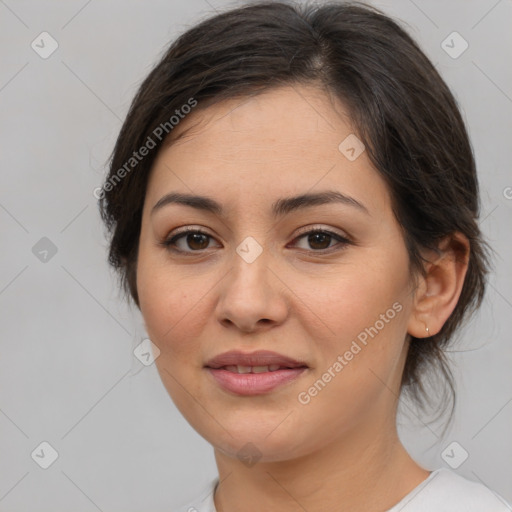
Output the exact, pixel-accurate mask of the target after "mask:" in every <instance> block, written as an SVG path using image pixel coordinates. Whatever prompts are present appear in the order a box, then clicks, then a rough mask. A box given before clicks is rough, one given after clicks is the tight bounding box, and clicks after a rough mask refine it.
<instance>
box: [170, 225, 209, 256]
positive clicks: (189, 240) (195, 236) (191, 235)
mask: <svg viewBox="0 0 512 512" xmlns="http://www.w3.org/2000/svg"><path fill="white" fill-rule="evenodd" d="M212 239H213V237H212V236H211V235H208V234H207V233H203V232H202V231H199V230H197V229H189V230H186V231H182V232H181V233H178V234H177V235H175V236H173V237H171V238H170V239H169V240H165V241H164V242H162V245H164V246H165V247H166V248H168V249H169V250H171V251H175V252H181V253H189V254H190V253H193V252H199V251H203V250H204V249H208V246H209V245H210V241H211V240H212Z"/></svg>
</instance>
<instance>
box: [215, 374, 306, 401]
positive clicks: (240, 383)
mask: <svg viewBox="0 0 512 512" xmlns="http://www.w3.org/2000/svg"><path fill="white" fill-rule="evenodd" d="M207 370H208V371H209V372H210V374H211V375H212V376H213V378H214V379H215V380H216V381H217V382H218V383H219V384H220V386H221V387H222V388H224V389H226V390H227V391H231V392H232V393H236V394H237V395H246V396H254V395H261V394H263V393H268V392H270V391H272V390H274V389H276V388H277V387H279V386H282V385H284V384H287V383H288V382H291V381H292V380H295V379H296V378H297V377H298V376H299V375H301V374H302V373H303V372H304V371H305V370H307V368H304V367H302V368H289V369H286V370H276V371H275V372H263V373H233V372H229V371H227V370H224V369H221V368H219V369H214V368H207Z"/></svg>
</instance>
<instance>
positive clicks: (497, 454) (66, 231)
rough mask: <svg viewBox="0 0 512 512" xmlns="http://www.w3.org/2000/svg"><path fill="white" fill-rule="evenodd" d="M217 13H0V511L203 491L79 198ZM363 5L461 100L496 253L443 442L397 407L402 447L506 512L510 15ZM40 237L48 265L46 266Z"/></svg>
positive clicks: (122, 6) (96, 228)
mask: <svg viewBox="0 0 512 512" xmlns="http://www.w3.org/2000/svg"><path fill="white" fill-rule="evenodd" d="M230 5H235V4H234V3H228V2H225V1H221V0H209V1H207V0H187V1H186V2H181V1H179V2H178V1H169V0H166V1H163V0H151V1H148V2H142V1H140V2H136V1H133V0H130V1H126V0H125V1H121V0H109V1H100V0H92V1H84V0H73V1H67V2H59V1H39V0H38V1H36V0H18V1H15V0H0V43H1V44H0V54H1V67H0V112H1V117H0V122H1V128H0V143H1V152H0V168H1V172H0V179H1V187H0V225H1V230H2V231H1V232H2V238H1V240H2V242H1V261H2V263H1V267H0V314H1V324H0V325H1V344H2V345H1V357H0V433H1V435H0V453H1V457H0V511H1V512H4V511H9V512H16V511H31V512H39V511H50V510H51V511H53V512H55V511H64V510H71V509H72V510H75V511H84V512H88V511H95V510H103V511H121V510H122V511H124V512H129V511H140V510H147V511H164V510H165V511H171V510H175V509H177V508H176V507H178V505H180V504H183V503H184V502H186V501H187V500H188V499H189V498H190V497H192V496H194V495H195V494H197V493H198V492H199V491H200V490H201V489H203V488H204V486H205V485H206V484H207V483H208V482H209V481H210V480H211V479H212V478H213V477H214V476H215V475H216V468H215V464H214V459H213V453H212V449H211V447H210V446H209V445H208V444H207V443H206V442H205V441H204V440H203V439H202V438H201V437H199V435H198V434H196V433H195V432H194V431H193V430H192V428H191V427H190V426H188V424H187V423H186V422H185V421H184V420H183V419H182V418H181V416H180V414H179V413H178V412H177V410H176V408H175V407H174V405H173V404H172V402H171V400H170V398H169V396H168V395H167V392H166V391H165V389H164V387H163V385H162V384H161V381H160V378H159V376H158V373H157V372H156V369H155V366H154V365H151V366H147V367H146V366H144V365H143V364H141V363H140V362H139V360H138V359H136V358H135V356H134V354H133V349H134V347H135V346H136V345H138V344H139V343H140V342H141V340H142V339H143V338H144V337H145V333H144V330H143V327H142V321H141V319H140V316H139V314H138V311H137V310H136V309H135V308H130V307H128V306H127V305H126V304H124V303H123V302H122V300H120V294H119V292H118V290H117V288H116V281H115V278H114V276H113V274H112V272H111V271H110V270H109V268H108V266H107V264H106V247H107V245H106V241H105V239H104V236H103V228H102V226H101V224H100V221H99V216H98V213H97V206H96V200H95V198H94V197H93V190H94V188H95V187H97V186H99V185H100V184H101V182H102V177H103V175H104V173H105V162H106V160H107V158H108V155H109V153H110V151H111V149H112V147H113V144H114V142H115V139H116V136H117V133H118V130H119V128H120V126H121V122H122V119H123V118H124V116H125V114H126V112H127V109H128V106H129V103H130V101H131V99H132V97H133V95H134V93H135V91H136V89H137V86H138V84H139V83H140V81H141V80H142V79H143V78H144V77H145V75H146V74H147V73H148V72H149V70H150V69H151V67H152V65H153V64H154V63H155V61H156V59H157V58H158V57H159V56H160V55H161V52H162V51H163V49H164V48H165V47H166V45H167V44H168V43H169V41H170V40H171V39H173V38H174V37H175V36H176V35H177V34H178V33H180V32H182V31H183V30H184V29H185V28H187V27H188V26H189V25H190V24H191V23H194V22H196V21H198V20H199V19H202V18H204V17H206V16H207V15H209V14H210V13H213V12H214V11H215V10H216V9H219V10H222V9H224V8H226V7H228V6H230ZM374 5H376V6H377V7H381V8H382V9H384V10H385V11H386V12H387V13H389V14H390V15H392V16H395V17H398V18H399V19H400V20H402V21H403V22H404V23H405V24H406V26H407V28H408V30H409V31H410V33H411V34H412V35H413V36H414V37H415V38H416V39H417V40H418V42H419V43H420V44H421V46H422V47H423V49H424V50H425V51H426V53H427V54H428V55H429V56H430V58H431V59H432V60H433V62H434V63H435V65H436V66H437V68H438V69H439V70H440V72H441V74H442V75H443V77H444V78H445V79H446V81H447V82H448V84H449V85H450V86H451V87H452V89H453V91H454V93H455V95H456V97H457V99H458V101H459V102H460V105H461V108H462V111H463V114H464V116H465V119H466V120H467V123H468V126H469V130H470V135H471V137H472V141H473V146H474V149H475V153H476V157H477V163H478V168H479V173H480V180H481V186H482V199H483V214H482V221H481V223H482V229H483V230H484V232H485V234H486V236H487V238H488V239H489V241H490V242H491V244H492V245H493V247H494V249H495V251H496V254H497V257H496V260H495V271H494V273H493V274H492V276H491V279H490V286H489V292H488V295H487V298H486V301H485V304H484V305H483V307H482V309H481V311H480V313H479V314H478V315H477V316H476V317H475V319H474V320H473V321H472V322H471V323H470V324H469V325H468V327H467V329H466V330H465V331H464V332H463V333H462V336H461V341H460V342H458V344H457V345H455V346H454V348H453V350H454V352H453V353H452V354H451V357H452V359H453V361H454V364H455V365H456V369H455V373H456V377H457V386H458V398H459V400H458V407H457V410H456V418H455V422H454V424H453V427H452V428H451V429H450V430H449V431H448V433H447V434H446V435H445V436H444V437H442V436H441V434H440V427H438V426H432V425H424V424H422V422H421V420H419V419H418V418H417V416H416V414H415V413H414V412H413V411H410V410H409V409H408V408H406V410H407V415H406V416H403V417H401V418H400V433H401V436H402V438H403V440H404V443H405V444H406V447H407V448H408V449H409V450H410V452H411V453H412V455H413V456H414V457H416V459H417V460H418V461H419V462H420V463H422V464H424V465H425V466H427V467H428V468H430V469H433V468H436V467H439V466H445V467H448V465H447V462H446V461H445V460H444V459H443V458H442V453H443V450H445V448H446V447H447V446H449V445H450V443H452V442H454V441H456V442H457V443H459V445H460V446H459V445H456V446H455V449H454V451H453V452H451V448H450V449H449V450H448V453H449V454H450V455H451V459H452V460H455V459H457V460H459V459H460V458H461V457H462V455H463V454H464V452H463V451H462V450H465V451H467V452H468V454H469V457H468V458H467V460H465V461H464V462H463V463H462V464H461V465H460V467H459V468H458V469H457V471H458V472H459V473H460V474H462V475H464V476H466V477H468V478H470V479H473V480H480V481H482V482H484V483H485V484H487V485H488V486H490V487H492V488H494V489H495V490H497V491H498V492H500V493H501V494H502V495H503V496H504V497H505V498H506V499H508V500H509V501H512V440H511V436H510V432H512V429H511V424H512V381H511V379H510V367H511V363H512V350H511V344H510V327H511V322H510V318H511V315H512V292H511V285H512V273H511V270H510V268H511V267H510V261H511V253H512V245H511V237H510V220H511V212H512V188H510V187H512V175H511V171H510V164H511V162H512V158H511V151H512V143H511V142H512V141H511V132H512V129H511V122H510V119H511V117H512V99H511V97H512V73H511V67H510V62H511V53H512V51H511V49H512V31H511V30H510V26H511V22H512V2H510V0H501V1H496V0H479V1H467V0H452V1H425V0H415V1H412V0H388V1H385V2H374ZM43 31H47V32H49V33H50V34H51V36H52V37H53V38H54V39H55V40H56V41H57V42H58V45H59V47H58V49H57V50H56V51H55V53H53V54H52V55H51V56H50V57H49V58H47V59H43V58H41V57H40V56H39V54H38V53H36V52H35V51H34V50H33V49H32V48H31V43H32V41H33V40H36V42H37V41H38V39H36V38H37V37H38V36H39V34H40V33H41V32H43ZM453 31H457V32H459V33H460V34H461V35H462V37H463V38H464V39H465V40H466V41H467V42H468V44H469V48H468V49H467V50H466V51H465V52H464V53H463V54H462V55H461V56H460V57H458V58H456V59H454V58H452V57H450V56H449V55H448V54H447V53H446V52H445V51H444V50H443V48H442V47H441V43H442V41H443V40H445V38H446V37H447V36H448V35H449V34H450V33H452V32H453ZM458 44H459V42H457V43H454V45H455V48H456V49H457V47H458V46H457V45H458ZM45 47H46V48H48V44H45ZM459 48H460V46H459ZM507 226H508V227H507ZM43 237H47V238H48V239H49V240H51V242H52V243H53V244H54V246H55V248H56V250H57V252H56V254H54V255H52V252H51V251H50V252H49V253H48V254H47V255H46V261H41V260H40V258H44V257H45V255H44V253H42V252H41V251H42V250H44V247H45V244H47V245H48V241H45V240H43V241H42V242H40V240H41V238H43ZM38 243H39V245H36V244H38ZM34 246H35V247H36V249H34V250H33V247H34ZM34 253H35V254H34ZM43 441H47V442H48V443H50V445H51V446H53V448H54V449H55V450H56V451H57V452H58V455H59V456H58V458H57V460H56V461H55V462H54V463H53V464H52V465H51V466H50V467H49V468H48V469H42V468H41V467H40V466H39V465H38V464H36V462H35V461H34V460H33V458H32V457H31V453H32V452H33V451H34V450H35V449H36V448H37V447H38V446H39V445H40V443H41V442H43ZM46 454H48V452H46ZM45 456H46V455H45ZM452 463H453V462H452Z"/></svg>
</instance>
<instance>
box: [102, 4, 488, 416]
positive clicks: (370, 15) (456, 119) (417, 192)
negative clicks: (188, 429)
mask: <svg viewBox="0 0 512 512" xmlns="http://www.w3.org/2000/svg"><path fill="white" fill-rule="evenodd" d="M300 84H303V85H316V86H318V87H320V88H324V89H325V90H326V91H328V92H329V93H330V94H334V95H335V97H337V98H339V99H340V100H341V101H342V102H343V103H344V105H346V106H347V108H348V110H349V114H350V117H351V121H352V124H353V126H354V129H355V131H356V133H357V136H358V137H359V138H360V139H361V140H362V141H363V143H364V144H365V146H366V150H367V154H368V156H369V158H370V160H371V162H372V164H373V165H374V166H375V168H376V169H377V170H378V172H379V173H380V174H381V175H382V177H383V178H384V180H385V182H386V183H387V186H388V190H389V193H390V195H391V199H392V205H393V211H394V214H395V216H396V219H397V221H398V223H399V224H400V226H401V228H402V230H403V236H404V240H405V244H406V247H407V250H408V253H409V257H410V269H411V270H412V271H414V272H419V273H423V272H424V267H423V264H424V262H423V261H422V258H421V256H420V251H421V250H422V249H435V248H436V246H437V244H438V242H439V241H440V239H441V238H443V237H445V236H446V235H450V234H452V233H454V232H456V231H459V232H461V233H463V234H464V235H465V236H466V237H467V238H468V239H469V242H470V255H469V266H468V270H467V273H466V277H465V281H464V285H463V289H462V293H461V296H460V298H459V301H458V303H457V306H456V307H455V309H454V311H453V313H452V314H451V316H450V317H449V318H448V320H447V321H446V322H445V324H444V326H443V328H442V329H441V330H440V332H439V333H437V334H435V335H433V336H430V337H429V338H426V339H416V338H414V337H411V340H410V346H409V349H408V354H407V360H406V363H405V369H404V373H403V378H402V389H403V390H404V389H407V390H408V391H409V392H410V394H411V395H412V396H413V398H416V399H417V400H418V403H419V404H420V405H421V404H424V403H425V400H424V399H425V398H427V396H426V393H425V387H424V384H423V381H422V380H421V379H420V376H423V375H424V374H425V373H430V372H427V371H426V370H427V369H432V370H437V371H438V372H441V374H442V375H444V377H445V382H446V383H447V384H448V386H445V390H446V389H448V390H449V393H448V394H449V395H450V396H451V397H452V399H453V398H454V393H453V381H452V377H451V373H450V370H449V368H448V366H447V364H446V360H445V356H444V349H445V348H446V345H447V343H448V342H449V341H450V339H451V338H452V337H453V334H454V332H455V330H456V329H457V327H458V326H459V325H460V324H461V322H462V320H463V318H465V317H466V315H467V314H468V313H469V312H470V311H471V310H473V309H474V308H476V307H477V306H479V305H480V303H481V301H482V298H483V294H484V289H485V276H486V273H487V264H488V263H487V261H488V260H487V256H486V244H485V242H484V241H483V240H482V237H481V233H480V230H479V227H478V224H477V219H478V215H479V195H478V182H477V176H476V169H475V161H474V157H473V153H472V148H471V144H470V141H469V138H468V134H467V131H466V128H465V125H464V122H463V119H462V117H461V114H460V112H459V109H458V107H457V103H456V100H455V99H454V97H453V95H452V93H451V92H450V90H449V88H448V87H447V85H446V84H445V82H444V81H443V80H442V78H441V77H440V75H439V73H438V72H437V71H436V69H435V68H434V66H433V65H432V63H431V62H430V61H429V59H428V58H427V57H426V56H425V55H424V54H423V52H422V51H421V50H420V48H419V47H418V46H417V44H416V43H415V42H414V41H413V40H412V39H411V38H410V37H409V36H408V35H407V33H406V32H405V31H404V30H403V29H402V28H401V27H400V26H399V25H398V24H397V23H396V22H395V21H393V20H391V19H390V18H388V17H387V16H385V15H384V14H382V13H381V12H380V11H378V10H376V9H375V8H373V7H369V6H365V5H362V4H359V3H350V4H349V3H338V2H329V3H324V4H322V5H310V4H302V5H300V4H299V5H294V4H289V3H284V2H274V1H271V2H270V1H269V2H256V3H251V4H248V5H246V6H243V7H239V8H236V9H232V10H229V11H227V12H223V13H221V14H217V15H215V16H213V17H211V18H209V19H206V20H204V21H202V22H201V23H199V24H197V25H196V26H194V27H192V28H191V29H190V30H188V31H187V32H185V33H184V34H182V35H181V36H180V37H179V38H178V39H177V40H176V41H174V42H173V43H172V44H171V46H170V47H169V48H168V49H167V51H166V52H165V54H164V55H163V57H162V58H161V60H160V61H159V63H158V64H157V65H156V67H155V68H154V69H153V70H152V71H151V73H150V74H149V75H148V76H147V78H146V79H145V80H144V81H143V83H142V85H141V86H140V88H139V90H138V92H137V94H136V96H135V98H134V100H133V102H132V104H131V107H130V110H129V112H128V115H127V117H126V120H125V122H124V124H123V126H122V129H121V131H120V134H119V137H118V139H117V142H116V145H115V148H114V151H113V153H112V156H111V160H110V172H109V175H108V177H107V179H106V181H105V184H104V186H103V188H102V190H101V193H100V194H99V199H100V201H99V206H100V211H101V215H102V218H103V220H104V222H105V224H106V226H107V229H108V230H109V233H110V236H111V238H110V251H109V262H110V264H111V265H112V266H113V267H114V268H115V269H116V270H117V271H118V272H119V276H120V278H121V284H122V288H123V289H124V290H125V292H126V293H127V294H129V295H131V297H132V298H133V300H134V302H135V304H137V306H138V305H139V301H138V295H137V287H136V268H137V251H138V243H139V236H140V230H141V218H142V209H143V204H144V198H145V193H146V187H147V183H148V177H149V173H150V170H151V168H152V165H153V162H154V160H155V157H156V155H157V153H158V149H159V148H160V147H161V146H162V143H163V142H164V141H165V137H155V130H156V133H159V134H160V133H163V132H162V127H164V128H165V133H167V132H170V130H171V129H172V126H171V125H172V123H170V121H169V120H170V118H171V116H173V115H174V113H175V112H176V111H178V112H176V114H178V113H181V112H183V111H185V110H181V109H182V108H183V106H184V105H187V104H188V105H192V102H191V98H193V101H194V102H197V103H196V104H195V105H197V106H195V107H194V109H193V110H192V112H191V113H190V115H191V116H193V115H194V112H195V111H198V110H200V109H204V108H207V107H208V106H209V105H212V104H214V103H218V102H221V101H223V100H227V99H232V98H234V97H245V96H249V95H254V94H258V93H260V92H264V91H267V90H269V89H272V88H276V87H280V86H285V85H292V86H293V85H300ZM188 110H190V109H188ZM185 112H186V111H185ZM158 127H160V129H159V131H158ZM148 137H150V138H151V139H152V141H153V143H154V145H155V146H156V147H154V148H153V149H151V150H150V151H148V154H147V156H145V157H144V158H143V159H141V160H140V161H137V162H132V163H134V164H136V167H134V168H133V170H130V169H129V168H128V169H127V166H126V163H127V162H129V161H130V159H131V158H132V157H133V152H134V151H137V150H138V149H139V148H141V147H143V146H144V145H145V144H147V141H148ZM121 169H124V170H125V172H120V170H121ZM120 175H122V179H119V177H120ZM438 398H440V397H437V398H436V399H435V400H436V401H437V402H439V400H438ZM452 410H453V401H452Z"/></svg>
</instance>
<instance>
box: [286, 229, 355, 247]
mask: <svg viewBox="0 0 512 512" xmlns="http://www.w3.org/2000/svg"><path fill="white" fill-rule="evenodd" d="M301 239H305V242H306V244H307V245H309V247H301V248H302V249H305V250H308V251H311V250H313V252H321V251H326V250H327V249H332V248H333V247H336V244H335V245H331V242H334V241H337V242H338V244H337V245H340V246H341V247H340V249H342V248H343V247H345V246H346V245H348V244H350V243H351V242H350V240H348V238H346V237H344V236H341V235H339V234H337V233H333V232H332V231H328V230H325V229H320V228H316V229H311V230H309V231H306V232H305V233H303V234H302V235H300V236H298V237H297V238H295V240H294V242H295V241H297V240H301ZM329 252H331V251H329Z"/></svg>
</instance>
